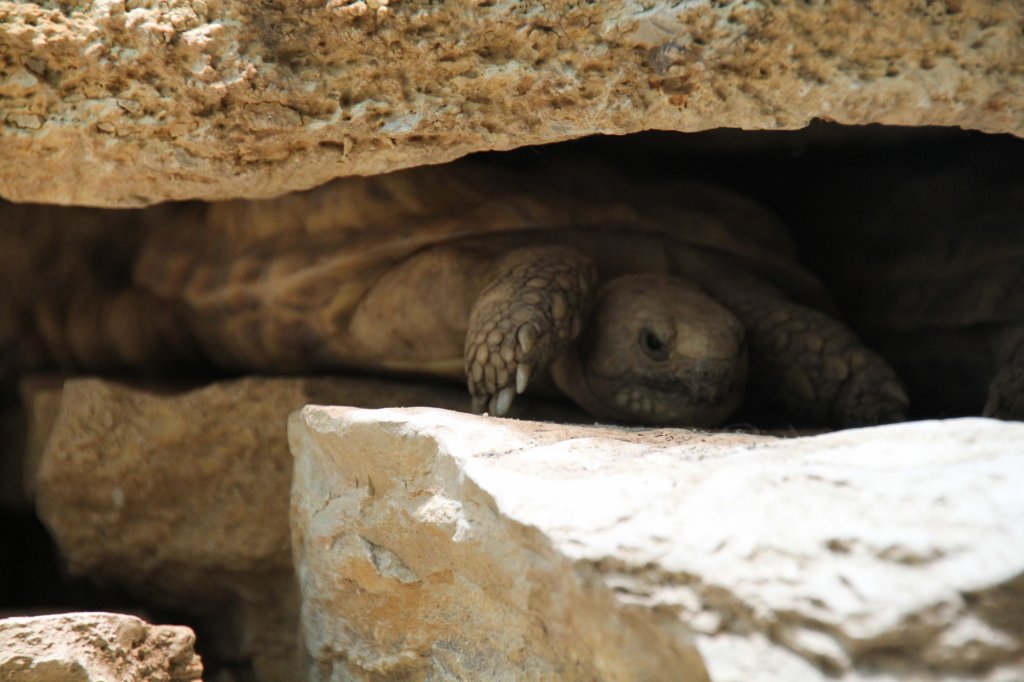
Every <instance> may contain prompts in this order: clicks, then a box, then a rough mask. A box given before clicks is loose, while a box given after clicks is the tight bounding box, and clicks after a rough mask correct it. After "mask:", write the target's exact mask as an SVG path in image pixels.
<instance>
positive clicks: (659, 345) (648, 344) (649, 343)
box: [640, 329, 668, 362]
mask: <svg viewBox="0 0 1024 682" xmlns="http://www.w3.org/2000/svg"><path fill="white" fill-rule="evenodd" d="M640 347H641V348H643V349H644V352H645V353H647V357H649V358H650V359H652V360H657V361H659V362H660V361H662V360H666V359H667V358H668V344H667V343H665V342H664V341H663V340H662V339H661V337H660V336H658V335H657V334H655V333H654V332H652V331H651V330H650V329H641V330H640Z"/></svg>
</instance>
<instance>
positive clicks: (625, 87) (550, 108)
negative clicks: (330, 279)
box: [0, 0, 1024, 207]
mask: <svg viewBox="0 0 1024 682" xmlns="http://www.w3.org/2000/svg"><path fill="white" fill-rule="evenodd" d="M1022 23H1024V6H1022V5H1021V4H1020V3H1019V2H1006V1H1005V0H944V1H943V2H929V3H922V2H920V1H919V0H887V1H885V2H882V1H879V0H876V1H874V2H864V1H862V0H837V1H833V2H828V3H821V2H774V3H763V2H750V1H748V0H723V1H714V2H713V1H712V0H691V1H687V2H675V1H668V0H651V1H645V2H631V1H630V2H622V1H620V0H594V1H593V2H585V3H582V2H575V0H560V1H558V2H546V3H534V2H519V1H518V0H483V1H481V0H455V1H452V2H443V3H436V2H428V1H427V0H403V1H402V2H389V0H327V1H326V2H324V1H314V2H309V1H308V0H283V1H281V2H274V3H252V2H249V1H248V0H164V1H161V2H125V0H109V1H105V2H61V3H34V2H11V1H0V101H2V102H3V105H2V107H0V145H2V147H3V150H4V154H3V157H2V159H0V196H3V197H5V198H7V199H10V200H13V201H18V202H29V201H31V202H43V203H57V204H87V205H95V206H110V207H114V206H122V207H123V206H141V205H148V204H153V203H156V202H160V201H164V200H168V199H188V198H200V199H205V200H215V199H227V198H239V197H245V198H257V197H269V196H275V195H278V194H282V193H284V192H288V191H292V190H298V189H307V188H310V187H313V186H316V185H319V184H322V183H323V182H325V181H327V180H330V179H332V178H335V177H340V176H346V175H354V174H374V173H382V172H385V171H389V170H396V169H398V168H404V167H410V166H417V165H423V164H430V163H441V162H445V161H449V160H452V159H454V158H457V157H459V156H462V155H465V154H467V153H470V152H475V151H481V150H488V149H509V148H513V147H519V146H524V145H539V144H545V143H550V142H556V141H560V140H566V139H571V138H578V137H583V136H586V135H592V134H596V133H607V134H624V133H629V132H634V131H638V130H649V129H660V130H678V131H695V130H704V129H709V128H719V127H735V128H745V129H781V128H797V127H802V126H804V125H806V124H807V123H808V122H809V121H810V120H811V119H813V118H815V117H819V118H823V119H827V120H832V121H837V122H841V123H849V124H863V123H886V124H901V125H943V126H960V127H964V128H973V129H978V130H984V131H989V132H1004V133H1013V134H1015V135H1021V134H1024V72H1022V70H1021V68H1020V65H1021V64H1022V63H1024V41H1022V40H1021V26H1022Z"/></svg>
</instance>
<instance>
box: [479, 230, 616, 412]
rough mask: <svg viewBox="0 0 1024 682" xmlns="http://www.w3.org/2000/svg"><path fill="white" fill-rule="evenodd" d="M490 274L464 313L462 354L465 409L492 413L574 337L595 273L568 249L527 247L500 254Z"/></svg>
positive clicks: (583, 258) (586, 261) (501, 408)
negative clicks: (469, 404)
mask: <svg viewBox="0 0 1024 682" xmlns="http://www.w3.org/2000/svg"><path fill="white" fill-rule="evenodd" d="M498 273H499V274H498V276H497V277H496V278H495V279H494V281H492V282H491V283H490V284H489V285H488V286H486V287H485V288H484V289H483V291H482V292H481V293H480V296H479V297H478V298H477V300H476V303H475V304H474V306H473V310H472V312H471V313H470V317H469V329H468V331H467V334H466V349H465V360H466V377H467V381H468V384H469V393H470V395H471V396H472V398H473V410H474V411H475V412H483V411H485V410H486V411H488V412H489V413H490V414H491V415H494V416H499V417H500V416H503V415H505V414H507V413H508V411H509V408H510V407H511V405H512V400H513V399H514V398H515V396H516V395H518V394H520V393H522V392H523V391H525V390H526V387H527V385H528V384H529V382H530V378H531V377H532V376H534V375H535V374H536V373H537V372H544V371H546V370H547V368H548V365H550V363H551V361H552V360H553V359H554V358H555V357H557V356H558V355H559V353H561V352H562V350H564V348H565V347H566V345H568V344H569V343H570V342H571V341H572V340H573V339H575V338H576V337H577V336H578V335H579V333H580V330H581V329H582V328H583V322H584V319H585V317H586V315H587V314H588V313H589V311H590V306H591V299H592V298H593V289H594V285H595V283H596V281H597V272H596V268H595V266H594V264H593V262H592V261H591V260H590V258H588V257H587V256H586V255H584V254H582V253H580V252H579V251H576V250H575V249H570V248H564V247H535V248H528V249H520V250H517V251H513V252H512V253H510V254H508V255H507V256H505V257H504V258H502V259H501V261H500V262H499V263H498Z"/></svg>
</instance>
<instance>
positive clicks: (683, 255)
mask: <svg viewBox="0 0 1024 682" xmlns="http://www.w3.org/2000/svg"><path fill="white" fill-rule="evenodd" d="M181 216H184V217H183V218H182V219H175V220H169V221H167V220H165V222H164V224H162V225H158V226H156V227H153V228H151V229H150V228H147V229H148V231H147V234H146V237H145V239H144V240H143V244H142V246H141V247H140V249H139V252H138V254H137V256H136V257H135V259H134V264H133V272H134V274H133V282H132V285H131V287H129V288H127V289H125V290H124V291H121V292H118V293H117V295H116V296H114V297H112V298H109V299H108V301H107V303H105V305H104V310H106V311H107V312H103V311H101V310H99V308H97V309H96V310H95V311H94V313H93V318H94V319H96V320H100V319H101V318H102V319H108V318H111V317H116V318H117V319H118V320H120V322H119V323H109V322H100V321H97V322H94V323H91V324H90V325H86V326H88V327H89V328H90V329H91V331H89V332H88V333H85V334H79V337H80V338H79V339H78V340H75V339H74V338H72V337H73V336H74V335H71V337H69V340H68V341H66V344H67V345H69V347H71V348H72V349H73V348H74V347H76V346H83V345H88V346H90V347H91V348H93V349H97V348H103V349H104V352H107V353H112V354H114V355H116V356H117V357H115V358H107V359H106V362H107V363H108V364H109V363H110V362H112V361H117V362H121V363H122V364H127V365H133V366H139V365H145V364H146V363H147V359H148V362H157V363H160V362H163V363H168V364H171V365H175V364H178V363H182V362H185V361H186V360H192V359H194V357H195V355H196V353H195V352H194V351H195V350H198V352H199V354H201V355H203V356H204V357H206V358H208V359H209V360H211V361H212V362H213V363H214V365H216V366H217V367H220V368H223V369H229V370H241V371H259V372H308V371H311V370H332V369H339V368H355V369H360V370H373V371H389V372H399V373H406V374H427V375H437V376H445V377H450V378H455V379H461V380H465V381H466V382H467V384H468V388H469V392H470V394H471V396H472V398H473V403H474V408H475V409H476V410H477V411H484V410H486V411H487V412H489V413H490V414H492V415H499V416H500V415H504V414H507V412H508V410H509V408H510V406H511V404H512V402H513V400H514V399H515V397H516V396H517V395H519V394H521V393H523V392H524V391H525V390H526V389H527V387H528V386H534V385H536V384H539V385H542V386H543V385H551V384H553V385H554V387H555V388H556V389H557V390H560V391H561V392H563V393H564V394H566V395H567V396H569V397H570V398H571V399H572V400H574V401H575V402H576V403H577V404H579V405H580V406H582V407H583V408H584V409H586V410H587V411H589V412H590V413H591V414H592V415H594V416H595V417H597V418H599V419H607V420H612V421H619V422H627V423H640V424H660V425H686V426H698V427H708V426H714V425H719V424H722V423H723V422H725V421H726V420H727V419H729V417H730V416H731V415H733V414H734V412H735V411H736V410H737V409H738V408H739V407H740V405H741V404H742V403H743V402H744V399H745V397H746V395H747V393H748V391H747V384H748V383H749V384H750V388H751V390H750V391H749V393H751V394H756V395H757V396H759V398H758V399H760V400H763V401H765V402H767V403H769V404H771V405H774V406H777V407H778V408H779V409H780V410H783V411H784V413H785V414H786V416H787V417H788V418H790V419H792V420H796V421H801V422H808V423H828V424H835V425H839V426H850V425H864V424H874V423H877V422H884V421H891V420H897V419H900V418H901V417H902V415H903V414H904V411H905V409H906V406H907V400H906V395H905V393H904V391H903V389H902V388H901V385H900V382H899V380H898V379H897V377H896V375H895V374H894V372H893V371H892V369H891V368H890V367H889V366H888V365H887V364H886V363H885V362H884V361H883V360H881V359H880V358H879V357H878V356H877V355H876V354H875V353H874V352H872V351H871V350H869V349H868V348H867V347H865V346H864V345H863V344H862V343H861V341H860V340H859V339H858V338H857V336H856V335H855V334H854V333H853V332H852V331H851V330H850V329H848V328H847V327H846V326H845V325H844V324H843V323H842V322H840V321H839V320H838V319H836V317H835V316H834V306H833V304H832V302H831V300H830V298H829V295H828V293H827V292H826V290H825V289H824V287H823V286H822V284H821V283H820V281H819V280H817V279H816V278H815V277H814V276H812V275H811V274H810V273H809V272H807V271H806V270H804V269H802V268H801V267H800V266H799V265H798V264H797V260H796V255H795V248H794V245H793V243H792V240H791V237H790V235H789V233H788V232H787V231H786V229H785V228H784V227H783V226H782V225H781V224H780V223H779V222H778V221H777V220H776V219H775V218H774V217H773V216H772V215H771V214H770V213H769V212H768V211H767V210H766V209H764V208H763V207H761V206H760V205H758V204H756V203H755V202H753V201H751V200H749V199H746V198H744V197H741V196H738V195H736V194H734V193H732V192H730V191H727V190H725V189H722V188H719V187H714V186H711V185H706V184H701V183H696V182H683V181H680V180H658V181H654V180H650V181H630V180H628V179H627V178H624V177H622V176H620V175H618V174H616V173H615V172H613V171H611V170H610V169H607V168H603V167H599V166H598V165H597V164H582V165H573V166H559V165H555V164H549V165H548V166H546V167H545V168H543V169H537V168H527V169H524V168H510V167H504V166H501V165H498V164H493V163H485V162H480V161H473V160H464V161H461V162H457V163H454V164H449V165H447V166H443V167H429V168H417V169H411V170H405V171H399V172H395V173H391V174H388V175H384V176H377V177H370V178H347V179H342V180H337V181H334V182H333V183H330V184H328V185H325V186H322V187H320V188H317V189H314V190H311V191H308V192H303V193H296V194H291V195H286V196H282V197H279V198H276V199H269V200H261V201H228V202H222V203H215V204H212V205H210V206H209V208H208V209H206V212H205V216H204V217H203V218H202V219H195V213H194V211H193V210H191V209H190V210H183V213H182V214H181ZM133 319H138V320H146V319H149V320H153V319H156V320H158V322H159V323H158V324H157V323H153V322H150V323H147V324H144V325H141V326H142V327H144V330H143V333H142V334H141V335H135V336H132V335H127V336H126V335H125V334H121V337H122V340H121V341H120V342H113V341H112V342H110V343H107V344H103V343H99V342H98V341H97V339H99V338H101V337H102V336H103V334H104V333H106V332H104V331H103V330H105V329H120V330H124V329H127V328H128V327H129V326H130V324H131V320H133ZM119 333H120V332H119ZM136 337H137V338H138V339H139V340H137V341H131V340H128V341H126V340H124V339H132V338H136ZM50 345H59V343H58V342H57V341H51V342H50ZM70 355H76V353H75V352H71V353H70ZM77 355H78V356H87V355H88V353H83V352H78V353H77ZM92 357H94V358H96V357H97V354H96V353H94V354H93V356H92ZM748 374H749V382H748Z"/></svg>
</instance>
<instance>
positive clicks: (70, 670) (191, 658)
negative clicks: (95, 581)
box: [0, 613, 203, 682]
mask: <svg viewBox="0 0 1024 682" xmlns="http://www.w3.org/2000/svg"><path fill="white" fill-rule="evenodd" d="M194 643H195V635H193V634H192V631H191V630H190V629H188V628H187V627H183V626H178V625H151V624H149V623H147V622H145V621H143V620H141V619H139V618H136V617H135V616H127V615H123V614H119V613H66V614H57V615H50V616H34V617H19V618H5V619H2V620H0V680H3V681H4V682H58V681H59V682H110V681H112V680H146V681H147V682H193V681H194V680H200V679H201V678H202V674H203V665H202V662H201V661H200V660H199V657H198V656H197V655H196V653H195V651H194V650H193V644H194Z"/></svg>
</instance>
